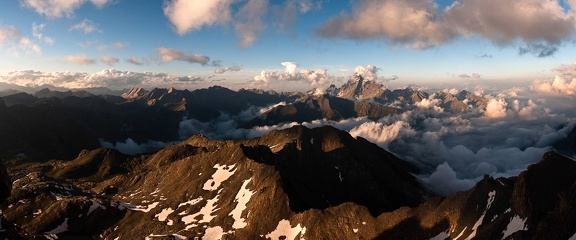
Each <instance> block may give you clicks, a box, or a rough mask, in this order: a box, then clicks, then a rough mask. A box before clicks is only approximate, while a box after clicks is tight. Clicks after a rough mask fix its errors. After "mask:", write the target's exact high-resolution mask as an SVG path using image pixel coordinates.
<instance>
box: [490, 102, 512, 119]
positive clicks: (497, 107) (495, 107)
mask: <svg viewBox="0 0 576 240" xmlns="http://www.w3.org/2000/svg"><path fill="white" fill-rule="evenodd" d="M507 105H508V104H507V103H506V101H504V99H495V98H492V99H490V101H488V105H486V111H485V112H484V116H486V117H487V118H504V117H506V106H507Z"/></svg>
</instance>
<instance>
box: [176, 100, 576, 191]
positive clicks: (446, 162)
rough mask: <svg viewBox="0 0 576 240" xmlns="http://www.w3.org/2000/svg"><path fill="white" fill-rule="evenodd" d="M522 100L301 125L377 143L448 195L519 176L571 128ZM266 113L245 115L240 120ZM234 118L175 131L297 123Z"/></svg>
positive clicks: (558, 109)
mask: <svg viewBox="0 0 576 240" xmlns="http://www.w3.org/2000/svg"><path fill="white" fill-rule="evenodd" d="M446 91H447V92H450V91H449V90H446ZM510 91H513V92H515V93H514V94H511V93H510ZM454 92H458V91H457V90H455V89H454ZM527 94H528V95H530V94H532V95H533V94H534V93H533V92H529V91H528V92H527V91H516V90H509V91H508V92H505V93H492V94H488V95H484V96H483V97H485V98H487V99H489V100H488V105H487V106H486V107H473V106H469V110H468V111H466V112H464V113H460V114H453V113H450V111H445V110H444V109H443V108H442V107H441V105H440V104H441V102H440V101H437V99H424V100H422V102H420V103H417V104H416V105H415V108H414V109H412V110H409V111H407V112H405V113H403V114H399V115H393V116H389V117H385V118H382V119H379V120H377V121H372V120H369V119H366V118H352V119H345V120H342V121H338V122H336V121H328V120H316V121H313V122H305V123H302V124H303V125H304V126H307V127H319V126H323V125H332V126H334V127H336V128H339V129H341V130H345V131H348V132H350V134H351V135H352V136H355V137H363V138H365V139H367V140H369V141H371V142H373V143H376V144H377V145H379V146H381V147H383V148H385V149H387V150H389V151H391V152H392V153H394V154H396V155H397V156H399V157H400V158H402V159H405V160H408V161H410V162H412V163H413V164H415V165H416V166H418V167H419V168H420V169H422V170H423V173H422V174H420V175H419V177H420V178H421V179H422V181H423V182H424V184H425V185H426V186H427V187H428V188H430V189H431V190H432V191H434V192H436V193H438V194H440V195H448V194H453V193H454V192H456V191H462V190H467V189H469V188H470V187H472V186H473V185H474V184H475V183H476V182H477V181H479V180H481V179H482V178H483V176H484V174H489V175H491V176H493V177H510V176H515V175H517V174H519V173H520V172H521V171H523V170H525V169H526V167H527V166H528V165H530V164H533V163H536V162H537V161H539V160H540V159H541V157H542V156H543V154H544V153H545V152H546V151H549V150H551V149H552V145H553V144H554V143H556V141H558V140H561V139H563V138H565V137H566V136H567V135H568V133H569V132H570V131H571V130H572V129H573V128H574V127H575V125H576V114H575V113H573V109H571V106H557V105H554V104H553V103H552V102H549V101H547V100H546V98H534V99H533V98H532V97H527V96H528V95H527ZM510 95H513V97H511V96H510ZM524 95H526V96H524ZM549 104H552V105H551V106H550V105H549ZM266 110H267V109H256V110H255V109H252V110H249V111H247V112H245V114H243V116H244V117H243V118H242V119H249V118H250V117H255V116H257V115H258V113H262V112H264V111H266ZM246 113H249V114H246ZM240 119H241V118H240V117H239V116H229V115H225V114H224V115H222V116H221V118H219V119H218V120H216V121H212V122H209V123H204V122H200V121H197V120H195V119H186V120H185V121H183V122H182V123H181V124H180V129H181V135H182V137H187V136H190V135H192V134H195V133H198V132H203V133H204V134H205V135H206V136H208V137H210V138H216V139H240V138H252V137H258V136H262V135H264V134H266V133H267V132H269V131H271V130H275V129H286V128H289V127H292V126H294V125H297V124H298V123H284V124H280V125H275V126H261V127H255V128H252V129H240V128H238V125H239V122H242V121H241V120H240Z"/></svg>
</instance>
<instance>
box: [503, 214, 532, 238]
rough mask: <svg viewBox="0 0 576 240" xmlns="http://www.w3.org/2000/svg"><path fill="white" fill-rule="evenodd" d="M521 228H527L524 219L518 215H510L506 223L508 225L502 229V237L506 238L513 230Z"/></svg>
mask: <svg viewBox="0 0 576 240" xmlns="http://www.w3.org/2000/svg"><path fill="white" fill-rule="evenodd" d="M523 230H524V231H525V230H528V227H527V226H526V219H522V218H521V217H520V216H518V215H514V217H512V219H511V220H510V223H508V226H506V230H504V237H502V239H505V238H507V237H508V236H510V235H512V234H514V233H515V232H518V231H523Z"/></svg>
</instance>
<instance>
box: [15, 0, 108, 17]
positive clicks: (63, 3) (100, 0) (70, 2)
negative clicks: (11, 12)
mask: <svg viewBox="0 0 576 240" xmlns="http://www.w3.org/2000/svg"><path fill="white" fill-rule="evenodd" d="M111 1H112V0H89V1H87V0H20V4H21V5H22V6H24V7H26V8H29V9H32V10H34V11H35V12H36V13H38V14H40V15H44V16H47V17H50V18H60V17H62V16H67V17H72V16H73V15H74V11H76V9H78V8H80V6H81V5H82V4H84V3H87V2H90V3H92V4H93V5H95V6H96V7H98V8H102V7H103V6H104V5H106V4H108V3H110V2H111Z"/></svg>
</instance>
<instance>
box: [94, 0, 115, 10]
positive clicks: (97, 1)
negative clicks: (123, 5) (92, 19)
mask: <svg viewBox="0 0 576 240" xmlns="http://www.w3.org/2000/svg"><path fill="white" fill-rule="evenodd" d="M90 2H91V3H92V4H94V6H96V7H98V8H102V7H104V6H105V5H106V4H108V3H110V2H112V0H90Z"/></svg>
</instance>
